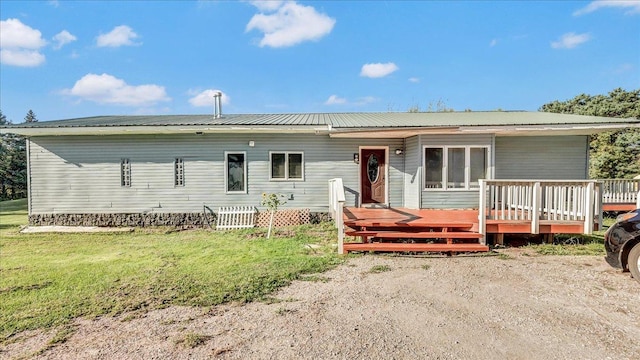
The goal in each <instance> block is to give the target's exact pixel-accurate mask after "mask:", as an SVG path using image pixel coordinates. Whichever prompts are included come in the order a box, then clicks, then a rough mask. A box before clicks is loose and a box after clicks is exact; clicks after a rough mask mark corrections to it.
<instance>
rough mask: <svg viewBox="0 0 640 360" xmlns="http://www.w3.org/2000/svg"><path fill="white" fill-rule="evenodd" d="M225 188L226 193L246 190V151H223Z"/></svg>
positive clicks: (244, 191)
mask: <svg viewBox="0 0 640 360" xmlns="http://www.w3.org/2000/svg"><path fill="white" fill-rule="evenodd" d="M225 163H226V164H225V172H226V176H225V179H226V189H227V192H228V193H246V192H247V162H246V153H244V152H239V153H232V152H228V153H225Z"/></svg>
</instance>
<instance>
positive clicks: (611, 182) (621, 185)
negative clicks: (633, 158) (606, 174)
mask: <svg viewBox="0 0 640 360" xmlns="http://www.w3.org/2000/svg"><path fill="white" fill-rule="evenodd" d="M600 182H601V183H602V202H603V203H604V204H638V201H640V198H639V196H640V195H638V194H639V193H640V179H603V180H600Z"/></svg>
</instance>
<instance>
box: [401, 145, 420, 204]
mask: <svg viewBox="0 0 640 360" xmlns="http://www.w3.org/2000/svg"><path fill="white" fill-rule="evenodd" d="M421 153H422V147H421V146H420V140H419V138H418V136H413V137H410V138H407V139H406V141H405V150H404V154H405V158H404V161H405V164H404V166H405V175H404V188H405V194H404V206H405V207H407V208H410V209H418V208H420V193H421V191H422V157H421Z"/></svg>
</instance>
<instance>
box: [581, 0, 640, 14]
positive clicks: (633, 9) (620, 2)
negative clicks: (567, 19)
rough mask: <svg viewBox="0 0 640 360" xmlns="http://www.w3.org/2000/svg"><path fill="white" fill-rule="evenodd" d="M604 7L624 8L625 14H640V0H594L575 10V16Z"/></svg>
mask: <svg viewBox="0 0 640 360" xmlns="http://www.w3.org/2000/svg"><path fill="white" fill-rule="evenodd" d="M602 8H623V9H629V10H627V11H625V15H633V14H640V1H638V0H606V1H603V0H598V1H592V2H591V3H589V5H587V6H585V7H583V8H581V9H578V10H576V11H574V13H573V16H580V15H584V14H589V13H592V12H594V11H597V10H600V9H602Z"/></svg>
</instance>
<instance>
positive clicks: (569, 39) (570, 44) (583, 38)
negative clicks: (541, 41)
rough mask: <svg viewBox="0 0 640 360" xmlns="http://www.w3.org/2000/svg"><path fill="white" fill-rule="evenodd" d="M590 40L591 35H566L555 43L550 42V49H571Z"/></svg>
mask: <svg viewBox="0 0 640 360" xmlns="http://www.w3.org/2000/svg"><path fill="white" fill-rule="evenodd" d="M590 39H591V35H589V34H587V33H584V34H576V33H572V32H570V33H566V34H564V35H562V36H561V37H560V39H558V40H557V41H552V42H551V47H552V48H554V49H573V48H574V47H576V46H578V45H580V44H582V43H585V42H587V41H589V40H590Z"/></svg>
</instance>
